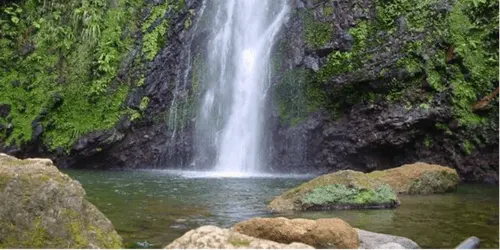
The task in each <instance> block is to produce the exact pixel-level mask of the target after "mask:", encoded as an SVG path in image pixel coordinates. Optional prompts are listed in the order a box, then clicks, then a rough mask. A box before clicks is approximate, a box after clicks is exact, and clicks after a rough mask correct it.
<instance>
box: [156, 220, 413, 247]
mask: <svg viewBox="0 0 500 250" xmlns="http://www.w3.org/2000/svg"><path fill="white" fill-rule="evenodd" d="M165 248H167V249H189V248H191V249H192V248H205V249H206V248H214V249H215V248H219V249H231V248H239V249H244V248H257V249H266V248H288V249H295V248H301V249H312V248H322V249H324V248H327V249H333V248H344V249H419V248H420V247H419V246H418V244H417V243H415V242H414V241H412V240H410V239H408V238H405V237H399V236H393V235H387V234H380V233H374V232H369V231H365V230H361V229H358V228H353V227H351V226H350V225H349V224H347V223H346V222H344V221H342V220H340V219H336V218H335V219H318V220H306V219H291V220H290V219H286V218H282V217H279V218H253V219H250V220H247V221H242V222H240V223H237V224H236V225H234V226H233V227H232V228H229V229H227V228H219V227H215V226H202V227H199V228H197V229H193V230H190V231H189V232H187V233H185V234H184V235H183V236H181V237H179V238H178V239H176V240H174V241H173V242H172V243H170V244H169V245H168V246H166V247H165Z"/></svg>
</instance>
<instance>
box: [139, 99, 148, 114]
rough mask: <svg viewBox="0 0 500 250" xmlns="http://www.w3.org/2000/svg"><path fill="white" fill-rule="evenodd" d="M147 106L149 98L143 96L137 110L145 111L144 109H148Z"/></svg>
mask: <svg viewBox="0 0 500 250" xmlns="http://www.w3.org/2000/svg"><path fill="white" fill-rule="evenodd" d="M148 104H149V97H147V96H145V97H143V98H142V99H141V103H140V104H139V109H140V110H141V111H144V110H146V108H147V107H148Z"/></svg>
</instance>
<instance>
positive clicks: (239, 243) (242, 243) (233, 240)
mask: <svg viewBox="0 0 500 250" xmlns="http://www.w3.org/2000/svg"><path fill="white" fill-rule="evenodd" d="M227 242H228V243H229V244H231V245H233V246H235V247H237V248H238V247H248V246H250V241H249V240H246V239H241V238H238V237H235V236H233V235H231V237H230V238H229V239H228V240H227Z"/></svg>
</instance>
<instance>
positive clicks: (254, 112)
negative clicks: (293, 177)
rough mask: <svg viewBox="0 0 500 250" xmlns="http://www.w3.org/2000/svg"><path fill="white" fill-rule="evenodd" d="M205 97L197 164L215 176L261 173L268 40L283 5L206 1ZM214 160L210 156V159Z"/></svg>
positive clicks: (278, 1)
mask: <svg viewBox="0 0 500 250" xmlns="http://www.w3.org/2000/svg"><path fill="white" fill-rule="evenodd" d="M211 4H212V6H210V8H211V9H210V11H208V13H210V14H209V15H211V23H210V26H209V28H210V29H211V30H212V31H213V33H212V34H211V37H210V40H209V43H208V47H207V50H208V51H207V58H206V59H207V60H206V65H207V70H206V73H205V76H204V77H203V84H204V88H205V89H204V94H203V97H202V100H201V103H200V111H199V114H198V117H197V122H196V128H197V134H196V138H197V154H198V157H197V158H198V161H203V162H204V164H206V163H207V162H209V164H213V165H215V171H217V172H226V173H233V174H252V173H258V172H260V166H262V165H263V164H264V163H263V159H262V157H261V153H260V151H261V149H262V146H263V145H261V144H262V143H261V142H262V138H263V137H262V136H263V134H264V132H265V131H263V127H264V123H265V120H264V111H265V110H264V108H265V107H264V103H265V100H266V90H267V88H268V87H269V57H270V53H271V48H272V45H273V40H274V37H275V36H276V34H277V33H278V31H279V29H280V27H281V26H282V24H283V23H284V21H285V18H286V16H287V13H288V11H289V7H288V5H287V0H244V1H242V0H219V1H211ZM214 156H215V157H214Z"/></svg>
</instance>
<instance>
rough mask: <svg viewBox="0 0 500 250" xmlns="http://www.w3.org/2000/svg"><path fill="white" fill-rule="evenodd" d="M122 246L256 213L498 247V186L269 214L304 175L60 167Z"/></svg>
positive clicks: (442, 243)
mask: <svg viewBox="0 0 500 250" xmlns="http://www.w3.org/2000/svg"><path fill="white" fill-rule="evenodd" d="M65 172H67V173H68V174H69V175H70V176H72V177H73V178H75V179H77V180H79V181H80V182H81V183H82V185H83V187H84V188H85V190H86V192H87V196H88V199H89V200H90V201H91V202H92V203H94V204H95V205H96V206H97V207H98V208H99V209H100V210H101V211H102V212H103V213H104V214H106V216H108V218H109V219H110V220H111V221H112V222H113V225H114V226H115V228H116V229H117V231H118V233H119V234H120V235H121V236H122V237H123V239H124V240H125V242H126V243H132V242H138V241H141V242H142V241H148V242H150V243H153V244H155V246H156V247H162V246H164V245H166V244H168V243H169V242H171V241H172V240H173V239H175V238H177V237H179V236H181V235H182V234H183V233H185V232H186V231H188V230H190V229H193V228H196V227H198V226H201V225H208V224H211V225H217V226H222V227H230V226H232V225H233V224H234V223H236V222H238V221H241V220H245V219H248V218H251V217H255V216H285V217H289V218H294V217H303V218H325V217H339V218H342V219H344V220H346V221H347V222H348V223H350V224H351V225H353V226H355V227H359V228H361V229H365V230H369V231H374V232H380V233H388V234H394V235H400V236H405V237H408V238H411V239H413V240H414V241H416V242H417V243H419V244H420V245H421V246H422V247H433V248H453V247H455V246H456V245H457V244H459V243H460V242H461V241H462V240H464V239H465V238H467V237H469V236H472V235H474V236H477V237H479V238H480V239H481V240H482V244H481V247H484V248H498V186H485V185H462V186H460V187H459V189H458V190H457V192H456V193H451V194H442V195H430V196H411V197H410V196H402V197H400V199H401V206H400V207H399V208H397V209H393V210H391V209H387V210H341V211H324V212H300V213H298V212H295V213H284V214H276V215H272V214H269V213H268V212H267V211H266V210H265V206H266V204H267V203H269V201H270V200H272V198H273V197H275V196H277V195H279V194H280V193H282V192H283V191H285V190H287V189H289V188H292V187H294V186H296V185H298V184H300V183H302V182H304V181H306V180H308V179H310V178H311V177H307V176H281V177H280V176H271V175H268V176H259V177H252V178H217V177H214V176H210V178H206V177H207V176H203V174H201V175H200V174H194V175H193V172H189V173H183V172H172V171H86V170H67V171H65Z"/></svg>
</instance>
